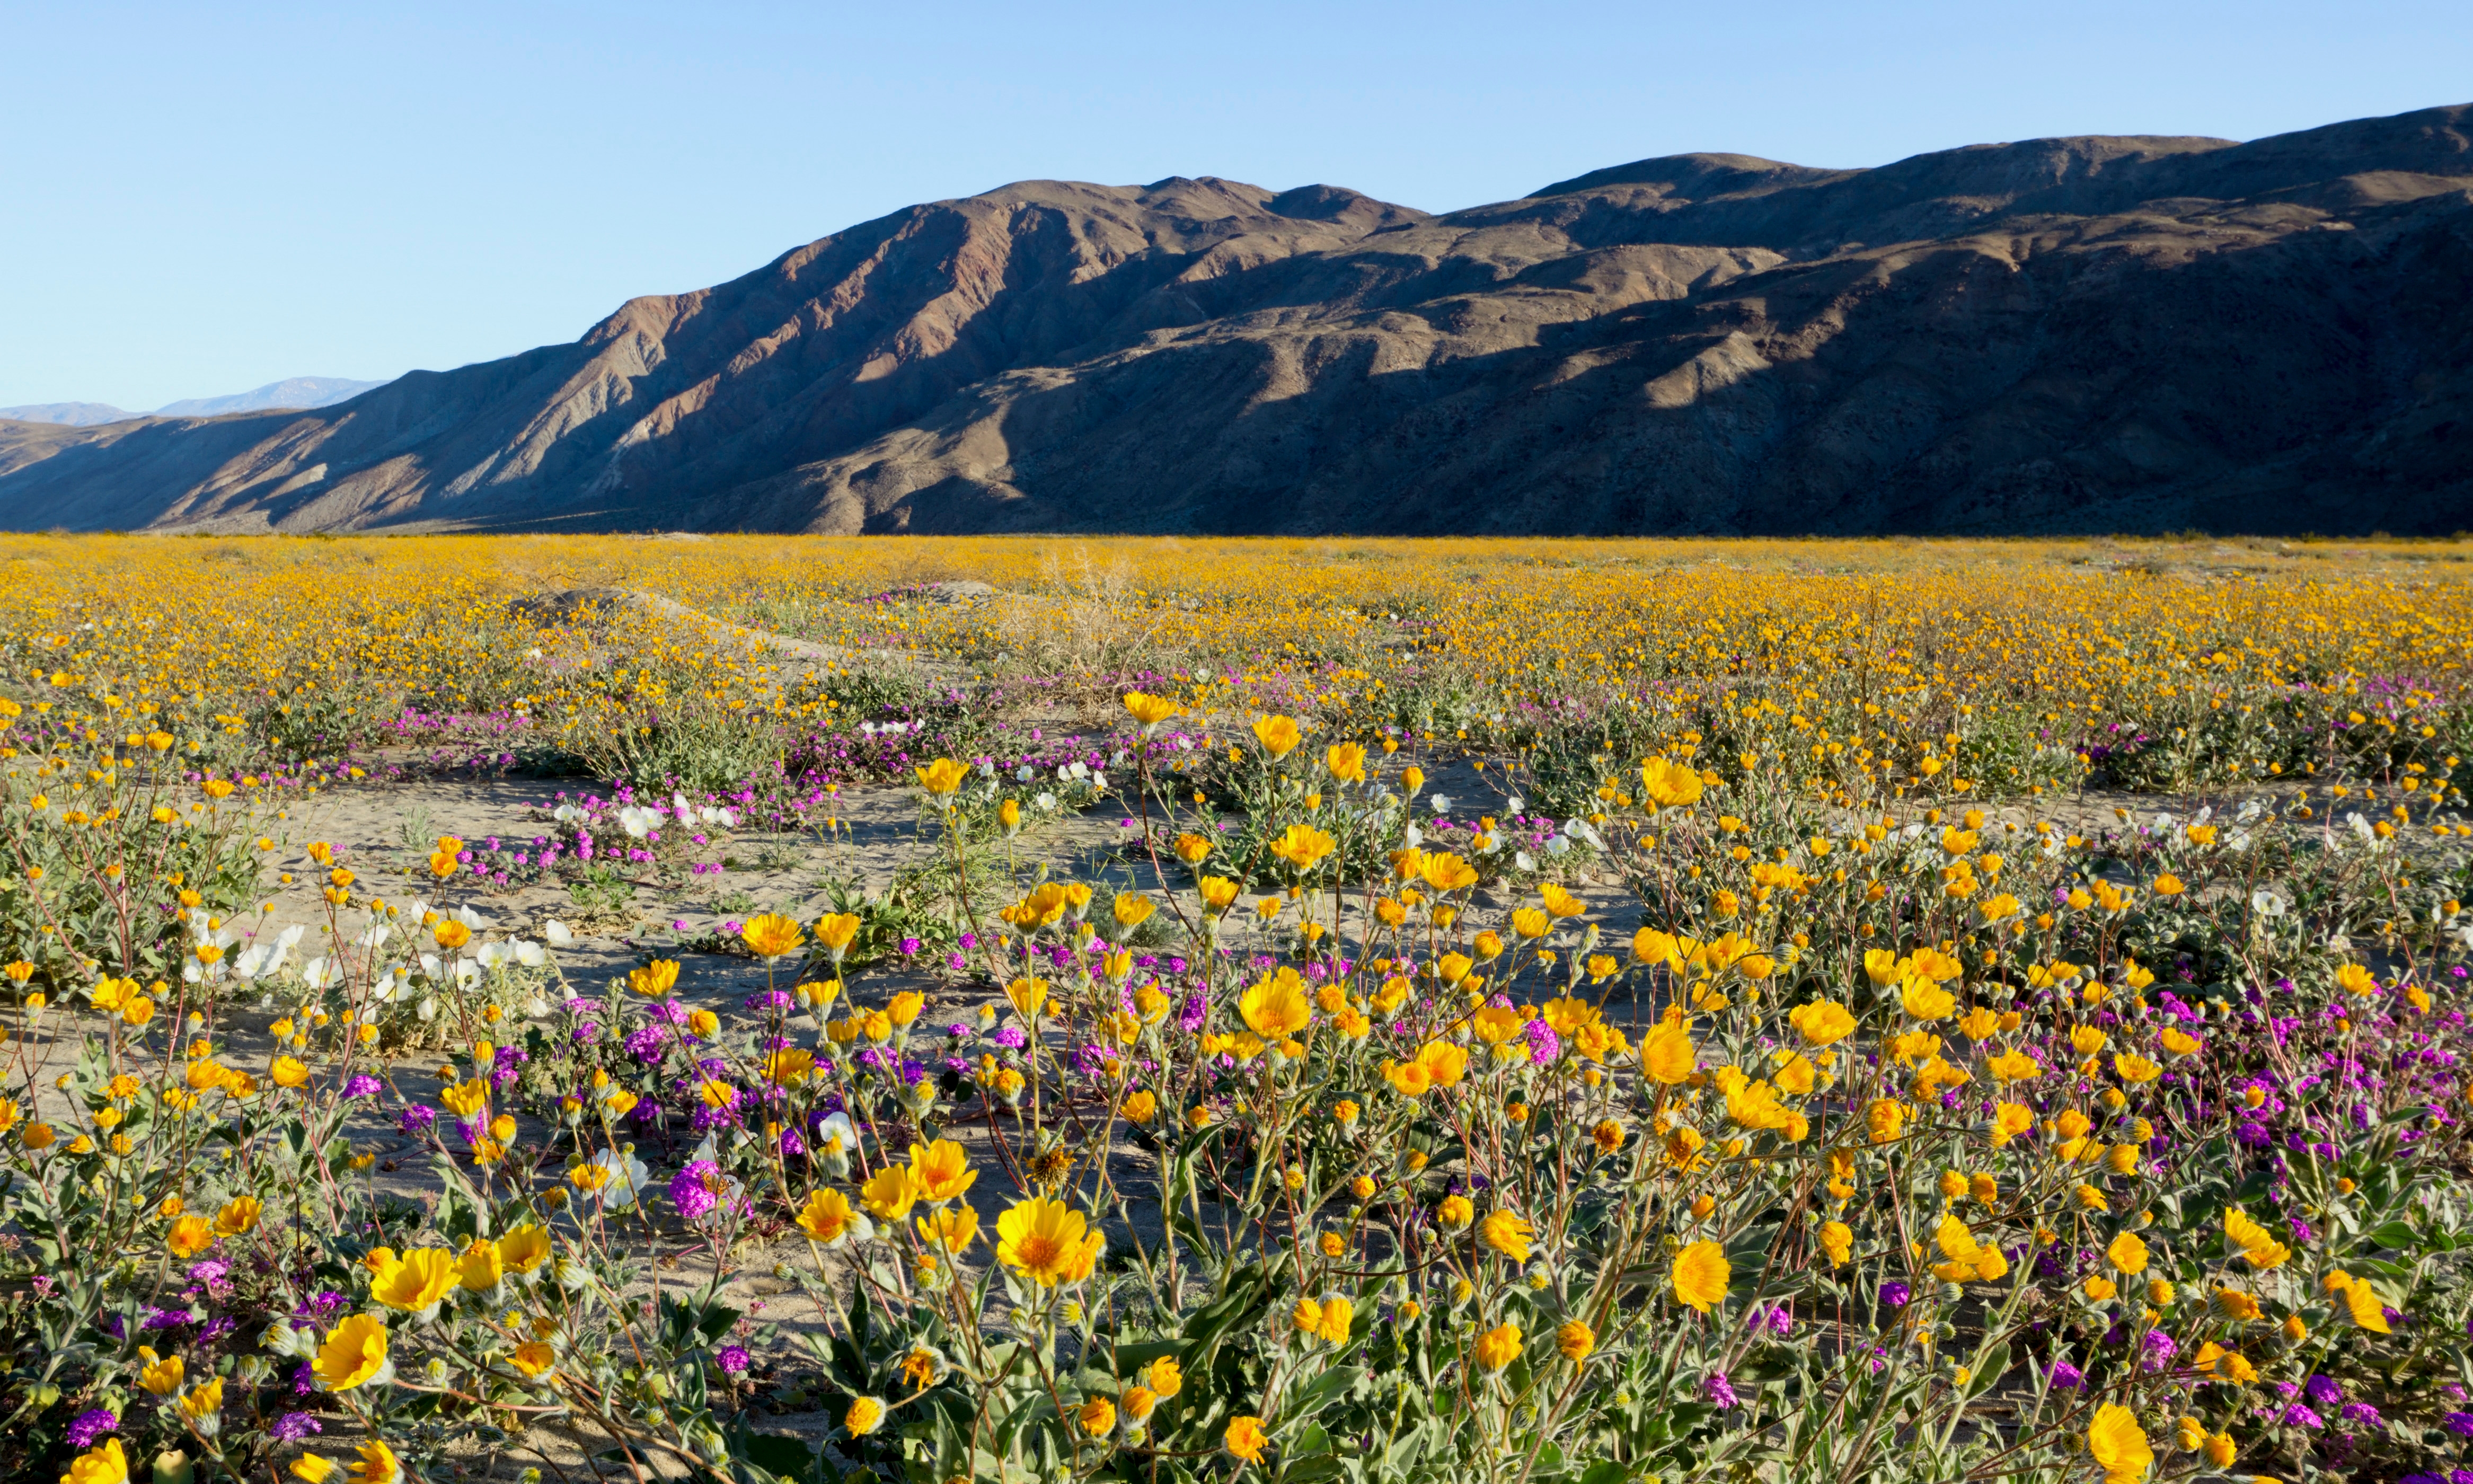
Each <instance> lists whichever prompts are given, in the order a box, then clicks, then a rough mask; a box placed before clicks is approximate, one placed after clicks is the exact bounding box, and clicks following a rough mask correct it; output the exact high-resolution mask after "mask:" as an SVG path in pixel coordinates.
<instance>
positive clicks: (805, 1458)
mask: <svg viewBox="0 0 2473 1484" xmlns="http://www.w3.org/2000/svg"><path fill="white" fill-rule="evenodd" d="M730 1441H731V1449H730V1451H731V1456H732V1457H733V1458H743V1459H745V1460H747V1461H748V1462H749V1463H752V1464H754V1465H756V1467H757V1468H759V1469H762V1470H764V1471H765V1472H769V1473H775V1474H779V1475H780V1476H781V1477H782V1478H785V1479H796V1480H800V1481H801V1484H804V1481H805V1479H806V1477H807V1474H808V1472H809V1471H810V1470H811V1469H813V1468H814V1467H815V1462H816V1450H815V1449H814V1448H809V1447H808V1446H807V1445H806V1443H805V1442H804V1440H803V1439H799V1438H794V1437H790V1436H788V1435H787V1434H785V1433H779V1432H743V1433H740V1434H738V1435H737V1436H735V1437H733V1438H732V1439H731V1440H730Z"/></svg>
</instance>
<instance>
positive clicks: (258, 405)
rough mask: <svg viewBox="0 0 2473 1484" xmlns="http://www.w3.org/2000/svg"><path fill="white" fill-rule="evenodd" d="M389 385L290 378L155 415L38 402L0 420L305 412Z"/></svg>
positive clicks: (71, 422)
mask: <svg viewBox="0 0 2473 1484" xmlns="http://www.w3.org/2000/svg"><path fill="white" fill-rule="evenodd" d="M385 385H386V383H385V382H383V381H352V380H348V379H347V378H345V377H342V376H290V377H286V378H285V379H283V380H281V381H270V382H268V383H267V384H266V385H264V386H262V387H259V388H257V389H256V390H254V391H250V392H235V393H233V394H232V395H229V396H193V397H190V398H188V399H187V400H185V401H179V402H167V403H165V404H164V405H163V406H160V407H157V408H156V409H155V410H154V411H153V412H151V413H147V412H128V411H124V410H123V409H121V408H118V407H114V406H112V405H111V404H110V403H108V402H36V403H31V404H29V405H27V406H23V407H0V419H13V420H15V421H18V422H44V423H51V424H55V425H65V426H68V427H99V426H101V425H103V424H104V423H108V422H126V421H128V420H130V419H132V418H221V417H226V416H228V415H229V414H231V413H236V412H272V411H275V410H276V409H280V408H295V409H299V410H300V411H303V412H305V411H309V410H311V409H313V408H319V407H331V406H333V405H334V404H335V403H337V402H341V401H346V400H348V399H350V398H352V397H355V396H358V395H361V394H362V393H364V392H367V391H370V390H371V389H372V388H375V387H382V386H385Z"/></svg>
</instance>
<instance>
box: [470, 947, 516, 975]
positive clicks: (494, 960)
mask: <svg viewBox="0 0 2473 1484" xmlns="http://www.w3.org/2000/svg"><path fill="white" fill-rule="evenodd" d="M515 956H516V950H515V949H514V948H512V947H509V946H508V945H505V944H503V943H485V944H483V945H481V951H480V952H478V953H476V954H474V955H473V957H474V958H477V959H479V960H480V962H481V967H482V968H484V969H496V968H498V967H499V966H500V965H503V964H508V963H512V962H513V961H514V959H515Z"/></svg>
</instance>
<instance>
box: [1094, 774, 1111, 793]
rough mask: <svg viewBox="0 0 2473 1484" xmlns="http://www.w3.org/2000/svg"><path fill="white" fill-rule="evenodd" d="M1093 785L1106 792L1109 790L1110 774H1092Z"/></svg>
mask: <svg viewBox="0 0 2473 1484" xmlns="http://www.w3.org/2000/svg"><path fill="white" fill-rule="evenodd" d="M1091 786H1092V788H1095V789H1097V790H1098V791H1099V792H1101V793H1103V794H1104V793H1106V792H1107V791H1108V776H1107V775H1106V774H1104V773H1094V774H1092V775H1091Z"/></svg>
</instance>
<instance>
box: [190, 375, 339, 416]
mask: <svg viewBox="0 0 2473 1484" xmlns="http://www.w3.org/2000/svg"><path fill="white" fill-rule="evenodd" d="M385 385H386V383H385V382H383V381H353V380H350V379H348V378H347V377H343V376H288V377H286V378H284V379H283V380H281V381H270V382H268V383H267V384H266V385H264V386H262V387H258V388H255V389H254V390H252V391H248V392H235V393H233V394H232V395H229V396H194V397H190V398H189V399H187V400H186V401H180V402H167V403H165V404H164V405H163V406H160V407H157V408H156V409H155V416H156V417H158V418H220V417H223V416H225V415H227V414H229V413H235V412H266V411H269V410H272V409H274V408H277V407H297V408H300V409H302V410H303V411H306V410H308V409H310V408H314V407H331V406H333V405H334V404H335V403H337V402H341V401H347V400H349V399H350V398H352V397H355V396H358V395H361V394H362V393H364V392H367V391H369V390H371V389H372V388H373V387H382V386H385Z"/></svg>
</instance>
